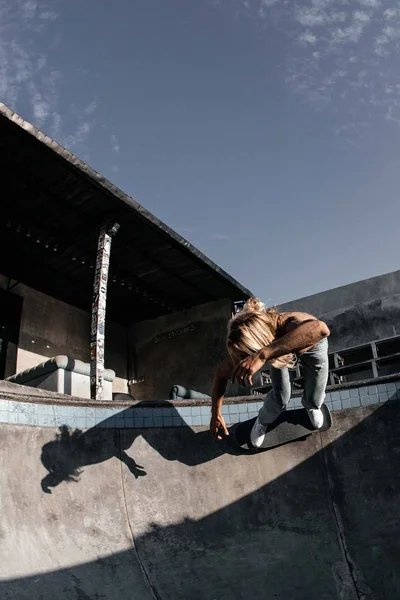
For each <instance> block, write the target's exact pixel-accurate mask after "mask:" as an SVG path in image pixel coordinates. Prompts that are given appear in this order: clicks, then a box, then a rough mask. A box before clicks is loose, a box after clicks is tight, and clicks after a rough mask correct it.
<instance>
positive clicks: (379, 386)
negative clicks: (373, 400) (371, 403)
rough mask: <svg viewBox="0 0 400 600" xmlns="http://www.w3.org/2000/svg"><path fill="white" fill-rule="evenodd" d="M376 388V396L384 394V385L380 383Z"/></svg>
mask: <svg viewBox="0 0 400 600" xmlns="http://www.w3.org/2000/svg"><path fill="white" fill-rule="evenodd" d="M376 387H377V390H378V394H382V392H386V385H385V384H384V383H380V384H379V385H377V386H376Z"/></svg>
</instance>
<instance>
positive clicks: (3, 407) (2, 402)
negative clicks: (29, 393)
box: [0, 400, 10, 412]
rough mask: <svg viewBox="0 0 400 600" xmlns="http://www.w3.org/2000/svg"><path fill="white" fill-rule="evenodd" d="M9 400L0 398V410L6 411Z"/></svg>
mask: <svg viewBox="0 0 400 600" xmlns="http://www.w3.org/2000/svg"><path fill="white" fill-rule="evenodd" d="M9 404H10V403H9V401H8V400H0V411H3V412H4V411H7V412H8V409H9Z"/></svg>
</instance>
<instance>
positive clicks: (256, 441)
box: [250, 366, 292, 447]
mask: <svg viewBox="0 0 400 600" xmlns="http://www.w3.org/2000/svg"><path fill="white" fill-rule="evenodd" d="M270 375H271V382H272V390H270V391H269V392H268V394H267V395H266V397H265V401H264V404H263V406H262V408H261V410H260V412H259V413H258V417H257V420H256V422H255V423H254V426H253V429H252V430H251V435H250V439H251V443H252V444H253V446H256V447H259V446H261V444H262V443H263V441H264V437H265V432H266V429H267V426H268V425H269V424H270V423H273V422H274V421H275V420H276V419H277V418H278V417H279V415H280V414H281V412H282V411H283V410H285V408H286V405H287V403H288V402H289V400H290V396H291V391H292V390H291V387H292V386H291V382H290V375H289V371H288V369H275V368H274V367H272V366H271V367H270Z"/></svg>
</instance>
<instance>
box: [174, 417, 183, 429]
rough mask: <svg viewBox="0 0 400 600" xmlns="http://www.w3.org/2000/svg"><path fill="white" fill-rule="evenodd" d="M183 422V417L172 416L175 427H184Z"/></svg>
mask: <svg viewBox="0 0 400 600" xmlns="http://www.w3.org/2000/svg"><path fill="white" fill-rule="evenodd" d="M183 424H184V422H183V421H182V419H181V417H172V425H173V426H174V427H182V425H183Z"/></svg>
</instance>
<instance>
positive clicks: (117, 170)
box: [111, 165, 119, 173]
mask: <svg viewBox="0 0 400 600" xmlns="http://www.w3.org/2000/svg"><path fill="white" fill-rule="evenodd" d="M111 170H112V171H114V173H119V166H118V165H113V166H112V167H111Z"/></svg>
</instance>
